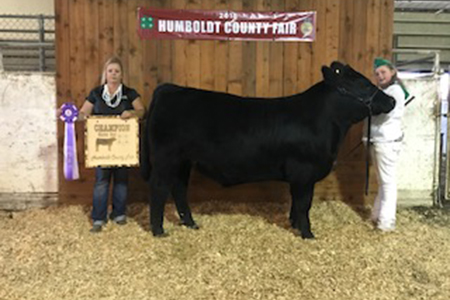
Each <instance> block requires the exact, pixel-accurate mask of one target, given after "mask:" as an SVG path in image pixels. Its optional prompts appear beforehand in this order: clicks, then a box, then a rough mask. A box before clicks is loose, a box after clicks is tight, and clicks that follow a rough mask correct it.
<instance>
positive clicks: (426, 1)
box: [395, 0, 450, 13]
mask: <svg viewBox="0 0 450 300" xmlns="http://www.w3.org/2000/svg"><path fill="white" fill-rule="evenodd" d="M395 9H396V10H397V11H434V12H436V13H441V12H447V13H448V12H450V1H449V0H422V1H418V0H395Z"/></svg>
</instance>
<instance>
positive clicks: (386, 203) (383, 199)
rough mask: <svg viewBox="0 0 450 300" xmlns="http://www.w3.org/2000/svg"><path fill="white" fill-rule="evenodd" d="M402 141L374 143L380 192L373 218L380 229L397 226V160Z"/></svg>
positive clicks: (373, 150)
mask: <svg viewBox="0 0 450 300" xmlns="http://www.w3.org/2000/svg"><path fill="white" fill-rule="evenodd" d="M401 144H402V142H387V143H373V144H372V145H371V154H372V160H373V162H374V165H375V169H376V173H377V179H378V194H377V196H376V198H375V202H374V205H373V210H372V220H373V221H375V222H377V226H378V228H380V229H385V230H392V229H394V228H395V214H396V211H397V178H396V176H397V161H398V157H399V153H400V148H401Z"/></svg>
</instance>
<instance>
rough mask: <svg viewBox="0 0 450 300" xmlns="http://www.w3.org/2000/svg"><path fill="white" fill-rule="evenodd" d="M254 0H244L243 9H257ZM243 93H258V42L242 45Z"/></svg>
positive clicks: (252, 94)
mask: <svg viewBox="0 0 450 300" xmlns="http://www.w3.org/2000/svg"><path fill="white" fill-rule="evenodd" d="M255 5H256V3H255V2H254V1H253V0H242V10H243V11H255V10H256V6H255ZM242 47H243V49H242V63H243V66H242V76H243V79H242V95H243V96H247V97H254V96H255V95H256V85H255V82H256V56H255V52H256V42H253V41H244V42H243V45H242Z"/></svg>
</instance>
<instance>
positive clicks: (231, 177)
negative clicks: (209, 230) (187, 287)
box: [141, 62, 395, 238]
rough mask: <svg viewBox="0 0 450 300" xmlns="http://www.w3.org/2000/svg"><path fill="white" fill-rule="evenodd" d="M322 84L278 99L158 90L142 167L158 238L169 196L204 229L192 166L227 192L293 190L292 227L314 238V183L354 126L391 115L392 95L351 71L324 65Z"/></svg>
mask: <svg viewBox="0 0 450 300" xmlns="http://www.w3.org/2000/svg"><path fill="white" fill-rule="evenodd" d="M322 73H323V77H324V80H323V81H321V82H319V83H317V84H315V85H314V86H312V87H311V88H309V89H308V90H306V91H305V92H303V93H300V94H296V95H292V96H288V97H280V98H273V99H263V98H244V97H239V96H236V95H230V94H226V93H220V92H212V91H205V90H199V89H194V88H186V87H180V86H176V85H173V84H163V85H160V86H159V87H158V88H156V90H155V92H154V94H153V102H152V104H151V107H150V112H149V116H148V119H147V122H146V129H145V133H144V141H143V143H142V145H143V149H142V153H141V157H142V160H141V168H142V173H143V176H144V178H146V179H147V180H148V179H149V184H150V208H151V214H150V224H151V230H152V232H153V235H155V236H159V235H162V234H163V233H164V230H163V215H164V205H165V202H166V199H167V198H168V196H169V194H170V193H171V194H172V196H173V198H174V201H175V204H176V207H177V210H178V213H179V215H180V219H181V222H182V224H184V225H186V226H188V227H191V228H198V227H197V225H196V224H195V222H194V220H193V218H192V215H191V211H190V209H189V206H188V203H187V199H186V194H187V188H188V181H189V175H190V172H191V168H192V167H193V166H196V168H197V169H198V170H199V171H200V172H201V173H202V174H204V175H206V176H208V177H210V178H212V179H214V180H216V181H218V182H219V183H221V184H222V185H224V186H230V185H236V184H241V183H247V182H257V181H265V180H279V181H285V182H288V183H289V184H290V191H291V195H292V206H291V211H290V221H291V224H292V227H294V228H296V229H299V230H300V232H301V236H302V237H303V238H313V237H314V235H313V234H312V232H311V228H310V221H309V210H310V208H311V202H312V198H313V194H314V185H315V183H316V182H317V181H319V180H321V179H323V178H324V177H326V176H327V175H328V174H329V173H330V171H331V168H332V165H333V162H334V161H335V159H336V156H337V153H338V148H339V146H340V144H341V142H342V141H343V139H344V137H345V134H346V133H347V131H348V130H349V128H350V126H351V125H352V124H355V123H357V122H360V121H362V120H363V119H364V118H366V117H368V116H369V115H371V114H372V115H377V114H381V113H388V112H389V111H391V110H392V109H393V108H394V106H395V101H394V99H393V98H391V97H389V96H388V95H386V94H385V93H383V92H382V91H381V90H380V89H378V88H377V87H376V86H375V85H373V84H372V83H371V82H370V81H369V80H368V79H367V78H365V77H364V76H363V75H361V74H360V73H358V72H356V71H355V70H353V69H352V68H351V67H350V66H348V65H346V66H344V65H342V64H341V63H338V62H334V63H332V64H331V66H330V67H326V66H324V67H322Z"/></svg>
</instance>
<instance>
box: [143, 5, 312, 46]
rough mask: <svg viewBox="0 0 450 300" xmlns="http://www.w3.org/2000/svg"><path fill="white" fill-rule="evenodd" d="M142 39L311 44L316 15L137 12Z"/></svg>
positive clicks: (144, 10)
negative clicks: (261, 41) (295, 42)
mask: <svg viewBox="0 0 450 300" xmlns="http://www.w3.org/2000/svg"><path fill="white" fill-rule="evenodd" d="M138 33H139V36H140V37H141V39H202V40H266V41H305V42H312V41H314V39H315V35H316V12H232V11H223V10H216V11H203V10H171V9H157V8H148V9H146V8H142V7H140V8H139V9H138Z"/></svg>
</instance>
